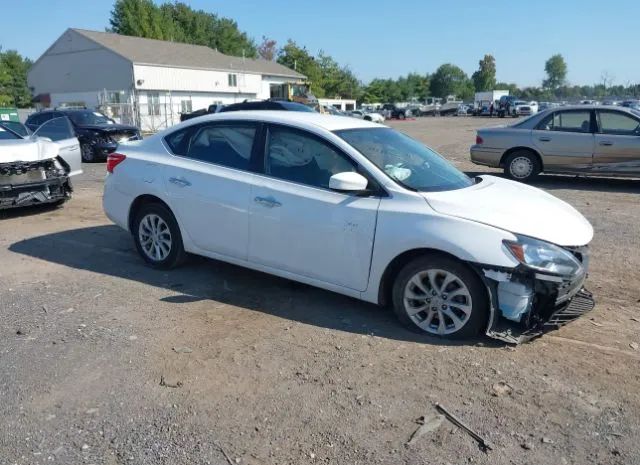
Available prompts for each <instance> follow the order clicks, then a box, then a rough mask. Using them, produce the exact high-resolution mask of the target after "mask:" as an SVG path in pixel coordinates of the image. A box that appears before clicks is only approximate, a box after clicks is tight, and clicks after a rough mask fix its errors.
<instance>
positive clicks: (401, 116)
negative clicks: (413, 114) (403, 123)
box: [398, 113, 406, 120]
mask: <svg viewBox="0 0 640 465" xmlns="http://www.w3.org/2000/svg"><path fill="white" fill-rule="evenodd" d="M405 118H406V116H405V115H404V113H398V119H400V120H402V119H405Z"/></svg>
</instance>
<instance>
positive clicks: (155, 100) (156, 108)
mask: <svg viewBox="0 0 640 465" xmlns="http://www.w3.org/2000/svg"><path fill="white" fill-rule="evenodd" d="M147 106H148V110H149V111H148V113H149V116H160V93H159V92H147Z"/></svg>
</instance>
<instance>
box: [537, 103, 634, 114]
mask: <svg viewBox="0 0 640 465" xmlns="http://www.w3.org/2000/svg"><path fill="white" fill-rule="evenodd" d="M561 110H616V111H624V112H627V113H632V112H631V109H630V108H628V107H621V106H618V105H593V104H586V105H561V106H559V107H553V108H550V109H549V111H554V112H555V111H561Z"/></svg>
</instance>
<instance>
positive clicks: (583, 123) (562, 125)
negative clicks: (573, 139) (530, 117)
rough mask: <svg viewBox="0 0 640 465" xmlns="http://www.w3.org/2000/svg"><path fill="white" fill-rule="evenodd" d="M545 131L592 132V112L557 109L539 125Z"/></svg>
mask: <svg viewBox="0 0 640 465" xmlns="http://www.w3.org/2000/svg"><path fill="white" fill-rule="evenodd" d="M538 129H540V130H543V131H562V132H584V133H587V132H591V112H590V111H588V110H586V111H583V110H579V111H556V112H554V113H553V114H551V115H549V116H547V117H546V118H545V119H544V120H543V121H542V122H541V123H540V125H539V126H538Z"/></svg>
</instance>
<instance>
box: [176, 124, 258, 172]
mask: <svg viewBox="0 0 640 465" xmlns="http://www.w3.org/2000/svg"><path fill="white" fill-rule="evenodd" d="M255 135H256V126H255V125H249V124H243V125H239V124H238V125H234V124H225V125H220V124H216V125H203V126H197V127H195V128H187V129H185V130H182V131H177V132H175V133H173V134H170V135H169V136H167V137H166V139H165V140H166V142H167V145H169V148H171V150H172V152H173V153H175V154H176V155H181V156H184V157H187V158H192V159H194V160H198V161H203V162H207V163H214V164H216V165H222V166H226V167H229V168H236V169H240V170H248V169H249V165H250V162H251V151H252V147H253V140H254V138H255Z"/></svg>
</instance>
